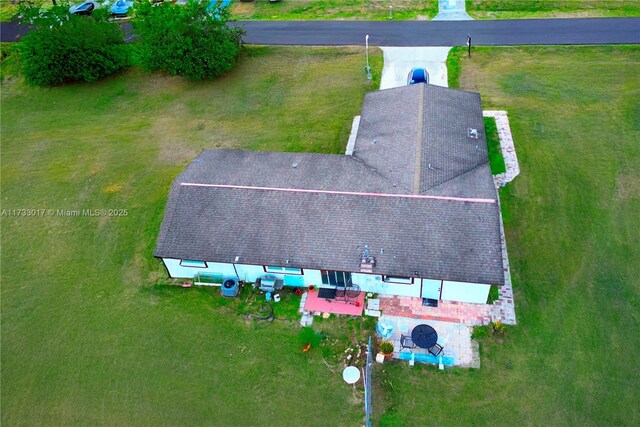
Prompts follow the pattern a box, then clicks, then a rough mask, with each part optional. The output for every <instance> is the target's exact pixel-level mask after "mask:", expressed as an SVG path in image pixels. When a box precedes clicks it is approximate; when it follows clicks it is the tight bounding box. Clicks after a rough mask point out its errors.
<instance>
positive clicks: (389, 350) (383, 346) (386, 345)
mask: <svg viewBox="0 0 640 427" xmlns="http://www.w3.org/2000/svg"><path fill="white" fill-rule="evenodd" d="M380 351H381V352H382V353H383V354H393V343H391V341H382V342H381V343H380Z"/></svg>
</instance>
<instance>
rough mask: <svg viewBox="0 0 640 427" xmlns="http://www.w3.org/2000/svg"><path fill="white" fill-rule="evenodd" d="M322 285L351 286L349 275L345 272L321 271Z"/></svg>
mask: <svg viewBox="0 0 640 427" xmlns="http://www.w3.org/2000/svg"><path fill="white" fill-rule="evenodd" d="M320 274H321V275H322V284H323V285H331V286H351V273H349V272H345V271H331V270H321V271H320Z"/></svg>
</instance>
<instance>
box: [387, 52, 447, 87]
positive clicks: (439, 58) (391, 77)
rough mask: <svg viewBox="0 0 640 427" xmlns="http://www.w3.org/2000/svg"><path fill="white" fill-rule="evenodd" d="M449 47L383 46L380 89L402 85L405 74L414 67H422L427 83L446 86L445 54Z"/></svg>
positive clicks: (405, 81) (404, 81) (404, 83)
mask: <svg viewBox="0 0 640 427" xmlns="http://www.w3.org/2000/svg"><path fill="white" fill-rule="evenodd" d="M450 49H451V48H450V47H383V48H382V51H383V52H384V67H383V68H382V77H381V79H380V89H389V88H392V87H398V86H404V85H406V84H407V75H408V74H409V71H410V70H411V69H412V68H414V67H424V68H426V69H427V72H428V73H429V83H431V84H433V85H437V86H444V87H447V86H448V84H447V66H446V65H445V61H446V60H447V54H448V53H449V50H450Z"/></svg>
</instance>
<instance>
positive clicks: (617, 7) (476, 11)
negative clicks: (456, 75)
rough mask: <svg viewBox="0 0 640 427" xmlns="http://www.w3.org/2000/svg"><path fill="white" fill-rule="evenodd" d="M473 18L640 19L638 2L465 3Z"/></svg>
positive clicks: (546, 0)
mask: <svg viewBox="0 0 640 427" xmlns="http://www.w3.org/2000/svg"><path fill="white" fill-rule="evenodd" d="M466 9H467V13H469V15H471V17H472V18H474V19H522V18H587V17H612V16H640V3H638V1H636V0H466Z"/></svg>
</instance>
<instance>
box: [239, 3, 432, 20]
mask: <svg viewBox="0 0 640 427" xmlns="http://www.w3.org/2000/svg"><path fill="white" fill-rule="evenodd" d="M391 5H393V19H394V20H401V19H421V20H426V19H431V18H433V17H434V16H436V14H437V13H438V0H394V1H393V2H389V1H388V0H282V1H280V2H277V3H271V2H269V1H267V0H256V1H255V2H246V3H243V2H238V1H235V2H233V3H232V4H231V12H232V13H233V16H234V18H237V19H261V20H262V19H264V20H325V19H348V20H374V21H378V20H387V19H389V6H391Z"/></svg>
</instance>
